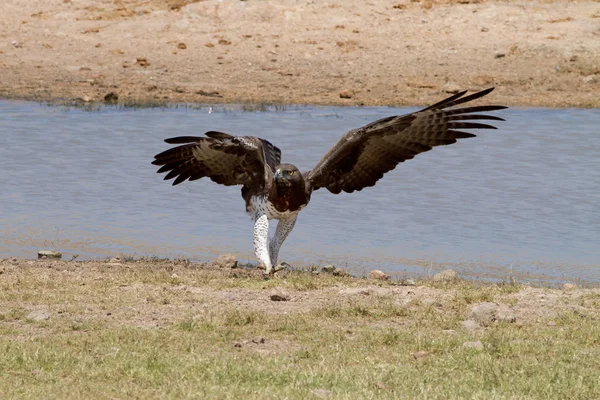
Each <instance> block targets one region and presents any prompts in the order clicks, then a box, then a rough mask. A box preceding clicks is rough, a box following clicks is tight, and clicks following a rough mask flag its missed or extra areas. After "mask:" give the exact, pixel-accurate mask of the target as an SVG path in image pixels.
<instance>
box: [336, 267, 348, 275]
mask: <svg viewBox="0 0 600 400" xmlns="http://www.w3.org/2000/svg"><path fill="white" fill-rule="evenodd" d="M349 275H350V274H349V273H348V271H346V270H345V269H344V268H336V269H334V270H333V276H349Z"/></svg>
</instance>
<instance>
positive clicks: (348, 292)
mask: <svg viewBox="0 0 600 400" xmlns="http://www.w3.org/2000/svg"><path fill="white" fill-rule="evenodd" d="M371 293H373V289H371V288H347V289H342V290H340V294H345V295H350V296H355V295H359V294H360V295H363V296H368V295H370V294H371Z"/></svg>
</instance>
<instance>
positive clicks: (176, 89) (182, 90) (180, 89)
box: [175, 86, 185, 93]
mask: <svg viewBox="0 0 600 400" xmlns="http://www.w3.org/2000/svg"><path fill="white" fill-rule="evenodd" d="M175 91H176V92H177V93H185V89H184V88H182V87H181V86H177V87H176V88H175Z"/></svg>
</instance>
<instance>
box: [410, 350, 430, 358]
mask: <svg viewBox="0 0 600 400" xmlns="http://www.w3.org/2000/svg"><path fill="white" fill-rule="evenodd" d="M428 355H429V353H428V352H426V351H424V350H421V351H417V352H415V353H412V356H413V357H414V359H415V360H418V359H420V358H425V357H427V356H428Z"/></svg>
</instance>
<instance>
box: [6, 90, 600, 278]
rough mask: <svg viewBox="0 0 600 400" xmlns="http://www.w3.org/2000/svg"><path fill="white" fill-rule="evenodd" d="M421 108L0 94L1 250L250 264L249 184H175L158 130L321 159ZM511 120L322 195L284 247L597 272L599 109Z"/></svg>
mask: <svg viewBox="0 0 600 400" xmlns="http://www.w3.org/2000/svg"><path fill="white" fill-rule="evenodd" d="M413 110H415V109H394V108H387V107H377V108H335V107H303V108H290V109H287V110H284V111H278V112H275V111H270V112H242V111H232V109H231V108H223V107H221V108H219V107H214V112H212V113H208V112H207V108H206V107H203V108H200V109H195V110H194V109H186V108H178V109H177V108H175V109H160V110H159V109H145V110H133V109H125V110H122V109H114V108H106V109H102V110H100V111H97V112H85V111H81V110H77V109H70V110H65V109H62V108H53V107H46V106H42V105H37V104H34V103H26V102H0V160H2V168H1V169H0V182H1V183H0V189H1V192H2V193H1V195H0V196H1V197H0V257H12V256H15V257H27V258H33V257H35V254H36V252H37V250H39V249H46V248H51V249H56V250H59V251H62V252H63V254H64V258H66V259H69V258H70V257H71V256H72V255H75V254H79V255H80V259H81V258H83V259H88V258H105V257H108V256H113V255H117V254H129V255H137V256H158V257H186V258H192V259H198V260H209V259H211V258H213V257H215V256H216V255H218V254H221V253H226V252H233V253H236V254H238V255H240V256H241V257H242V258H244V259H247V260H252V261H253V260H254V256H253V252H252V223H251V221H250V219H249V217H248V216H247V215H246V214H245V212H244V202H243V200H242V199H241V196H240V193H239V188H237V187H224V186H220V185H217V184H215V183H213V182H210V181H204V180H202V181H196V182H192V183H188V182H186V183H184V184H182V185H179V186H176V187H172V186H171V185H170V183H168V182H164V181H162V176H160V175H157V174H156V172H155V171H156V168H155V167H154V166H152V165H151V164H150V162H151V161H152V159H153V155H154V154H156V153H158V152H160V151H162V150H165V149H166V148H168V145H167V144H165V143H164V142H163V141H162V140H163V139H164V138H167V137H172V136H179V135H201V134H203V132H204V131H207V130H221V131H225V132H230V133H235V134H246V135H256V136H261V137H264V138H267V139H269V140H270V141H272V142H273V143H274V144H276V145H277V146H279V147H280V148H281V150H282V152H283V161H284V162H290V163H293V164H295V165H297V166H298V167H299V168H300V169H301V170H305V169H310V168H311V167H312V166H314V165H315V163H316V162H317V161H318V159H319V158H320V157H321V156H322V155H323V154H324V153H325V152H326V151H327V150H328V149H329V148H330V147H331V146H332V145H333V144H334V143H335V142H336V141H337V139H338V138H339V137H340V136H341V135H342V134H343V133H344V132H345V131H347V130H349V129H351V128H355V127H358V126H362V125H364V124H366V123H368V122H371V121H373V120H376V119H378V118H381V117H385V116H389V115H394V114H403V113H406V112H409V111H413ZM496 115H501V116H502V117H504V118H506V119H507V122H505V123H502V122H498V124H497V125H498V126H499V128H500V129H499V130H497V131H483V132H477V133H478V136H479V137H478V138H475V139H468V140H464V141H461V142H459V143H458V144H454V145H452V146H445V147H440V148H436V149H434V150H432V151H431V152H429V153H425V154H421V155H419V156H417V157H416V158H415V159H414V160H411V161H408V162H405V163H404V164H401V165H399V166H398V168H396V170H394V171H392V172H390V173H388V174H387V175H386V176H385V177H384V178H383V180H381V181H380V182H379V183H378V184H377V186H375V187H374V188H368V189H365V190H364V191H362V192H356V193H353V194H341V195H338V196H335V195H332V194H331V193H329V192H328V191H326V190H324V189H322V190H319V191H317V192H315V193H314V194H313V198H312V201H311V204H310V205H309V207H307V208H306V209H305V210H303V211H302V213H301V214H300V217H299V219H298V223H297V224H296V228H295V229H294V231H293V232H292V234H291V235H290V237H289V238H288V240H287V241H286V243H285V244H284V246H283V248H282V252H281V256H280V258H281V259H282V260H286V261H288V262H290V263H292V264H294V263H295V264H298V265H306V264H317V265H318V264H326V263H333V264H336V265H339V266H345V267H347V268H348V269H350V270H351V271H353V272H355V273H360V272H362V271H365V270H369V269H372V268H380V269H383V270H386V271H393V272H397V273H398V274H399V275H413V274H418V275H423V274H427V273H430V272H436V271H439V270H441V269H444V268H447V267H451V268H454V269H456V270H458V271H459V272H461V273H462V274H463V275H466V276H472V277H483V278H485V279H504V278H506V277H507V276H509V275H511V274H512V275H516V276H517V277H523V278H527V279H543V280H549V281H553V280H554V281H561V280H574V281H584V282H595V283H597V282H600V173H599V172H600V132H599V128H598V127H599V126H600V110H575V109H565V110H554V109H509V110H506V111H500V112H497V113H496Z"/></svg>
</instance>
